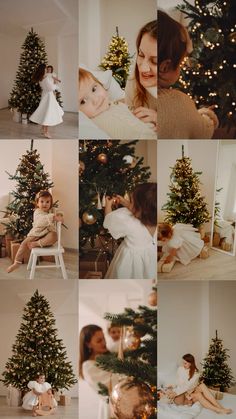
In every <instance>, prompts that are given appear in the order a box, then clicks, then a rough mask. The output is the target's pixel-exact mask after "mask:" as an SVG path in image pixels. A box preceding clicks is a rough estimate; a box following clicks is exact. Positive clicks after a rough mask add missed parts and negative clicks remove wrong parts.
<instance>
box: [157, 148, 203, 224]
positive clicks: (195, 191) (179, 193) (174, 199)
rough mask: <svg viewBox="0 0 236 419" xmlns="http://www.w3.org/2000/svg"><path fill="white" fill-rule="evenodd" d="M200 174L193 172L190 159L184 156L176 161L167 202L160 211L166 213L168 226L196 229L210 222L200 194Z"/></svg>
mask: <svg viewBox="0 0 236 419" xmlns="http://www.w3.org/2000/svg"><path fill="white" fill-rule="evenodd" d="M201 174H202V172H194V171H193V168H192V166H191V159H190V158H189V157H186V156H184V152H183V149H182V158H181V159H178V160H177V161H176V164H175V166H174V167H173V168H172V173H171V175H170V185H169V188H170V192H169V193H167V196H168V201H167V202H166V204H165V205H163V207H162V210H163V211H165V212H166V213H167V215H166V217H165V221H167V222H169V223H170V224H173V225H174V224H176V223H184V224H192V225H193V226H194V227H196V228H198V227H200V226H201V225H202V224H204V223H206V222H207V221H209V220H210V214H209V212H208V209H207V204H206V202H205V200H204V197H203V196H202V195H201V192H200V187H199V186H200V179H199V176H200V175H201Z"/></svg>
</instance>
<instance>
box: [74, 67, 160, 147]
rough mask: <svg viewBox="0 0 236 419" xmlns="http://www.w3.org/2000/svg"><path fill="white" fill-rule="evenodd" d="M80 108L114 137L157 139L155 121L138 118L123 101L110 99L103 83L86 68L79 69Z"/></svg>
mask: <svg viewBox="0 0 236 419" xmlns="http://www.w3.org/2000/svg"><path fill="white" fill-rule="evenodd" d="M79 110H80V111H81V112H83V113H84V114H85V115H86V116H87V117H88V118H90V119H92V120H93V122H94V123H95V124H96V125H97V126H98V127H99V128H101V129H102V130H103V131H105V132H106V133H107V134H108V135H109V137H110V138H111V139H116V138H120V139H128V138H130V139H148V140H149V139H156V138H157V134H156V132H155V130H156V126H155V124H151V123H145V122H143V121H141V120H140V119H138V118H137V117H136V116H134V115H133V113H132V112H131V111H130V110H129V108H128V106H127V105H125V104H124V103H122V102H111V101H110V100H109V97H108V92H107V91H106V89H105V88H104V87H103V85H102V84H101V83H100V82H99V81H98V80H97V79H96V78H95V77H94V76H93V74H92V73H90V72H89V71H87V70H84V69H82V68H80V69H79Z"/></svg>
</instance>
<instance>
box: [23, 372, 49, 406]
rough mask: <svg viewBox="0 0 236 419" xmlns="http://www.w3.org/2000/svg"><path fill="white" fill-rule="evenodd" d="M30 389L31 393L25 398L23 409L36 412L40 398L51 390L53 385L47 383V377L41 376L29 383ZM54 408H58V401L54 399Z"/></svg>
mask: <svg viewBox="0 0 236 419" xmlns="http://www.w3.org/2000/svg"><path fill="white" fill-rule="evenodd" d="M28 388H29V389H30V391H29V392H28V393H26V394H25V396H24V397H23V405H22V407H23V409H25V410H32V412H34V411H35V410H36V407H37V406H38V403H39V396H40V395H41V394H43V393H46V392H47V391H49V390H51V388H52V387H51V384H49V383H47V382H46V381H45V375H44V374H39V375H37V377H36V378H35V381H29V383H28ZM53 405H54V407H56V406H57V402H56V400H55V399H54V398H53Z"/></svg>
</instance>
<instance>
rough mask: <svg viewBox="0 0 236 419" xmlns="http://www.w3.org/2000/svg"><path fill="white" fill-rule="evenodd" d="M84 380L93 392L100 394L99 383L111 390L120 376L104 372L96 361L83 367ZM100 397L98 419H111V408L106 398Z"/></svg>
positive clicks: (88, 362)
mask: <svg viewBox="0 0 236 419" xmlns="http://www.w3.org/2000/svg"><path fill="white" fill-rule="evenodd" d="M82 371H83V376H84V380H85V381H86V382H87V383H88V384H89V386H90V387H92V389H93V390H95V391H96V393H97V394H98V391H99V387H98V383H102V384H104V385H105V386H107V387H108V388H109V389H110V388H113V387H114V386H115V385H116V384H117V383H118V382H119V375H118V374H111V373H110V372H108V371H104V370H102V369H101V368H99V367H98V366H97V365H96V361H94V360H88V361H85V362H84V363H83V367H82ZM98 397H99V400H100V401H99V408H98V414H97V418H98V419H110V417H111V414H110V408H109V404H108V403H107V401H106V397H104V396H100V395H98Z"/></svg>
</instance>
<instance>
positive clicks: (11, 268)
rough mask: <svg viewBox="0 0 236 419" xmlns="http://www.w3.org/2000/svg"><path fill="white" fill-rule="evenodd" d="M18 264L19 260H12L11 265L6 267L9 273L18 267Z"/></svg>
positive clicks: (19, 263)
mask: <svg viewBox="0 0 236 419" xmlns="http://www.w3.org/2000/svg"><path fill="white" fill-rule="evenodd" d="M20 265H21V262H14V263H13V264H12V265H10V266H9V267H8V268H7V272H8V273H11V272H13V271H15V270H16V269H18V268H19V267H20Z"/></svg>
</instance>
